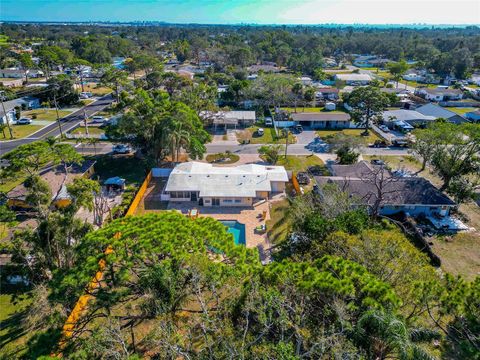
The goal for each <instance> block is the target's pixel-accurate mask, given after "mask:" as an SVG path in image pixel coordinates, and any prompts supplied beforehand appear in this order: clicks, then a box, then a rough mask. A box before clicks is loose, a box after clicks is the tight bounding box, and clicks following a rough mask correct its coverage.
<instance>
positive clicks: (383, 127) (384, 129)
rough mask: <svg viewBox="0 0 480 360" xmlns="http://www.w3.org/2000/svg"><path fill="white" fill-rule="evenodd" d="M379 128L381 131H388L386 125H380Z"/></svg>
mask: <svg viewBox="0 0 480 360" xmlns="http://www.w3.org/2000/svg"><path fill="white" fill-rule="evenodd" d="M379 128H380V130H382V131H383V132H386V133H388V132H390V129H389V128H388V126H387V125H380V126H379Z"/></svg>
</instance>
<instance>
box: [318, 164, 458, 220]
mask: <svg viewBox="0 0 480 360" xmlns="http://www.w3.org/2000/svg"><path fill="white" fill-rule="evenodd" d="M330 171H331V173H332V176H315V180H316V182H317V184H318V185H319V191H320V194H321V192H322V189H323V187H324V186H325V185H326V184H336V185H337V186H338V187H339V188H340V189H341V190H343V191H346V192H347V193H348V194H349V195H350V197H351V198H352V200H353V202H354V204H355V205H356V206H366V207H367V208H368V209H372V207H373V206H375V204H377V203H378V202H379V213H380V215H393V214H397V213H400V212H404V213H407V214H409V215H411V216H418V215H425V216H440V217H444V216H448V214H449V213H450V210H451V209H452V208H454V207H455V206H456V204H455V202H454V201H452V200H451V199H450V198H449V197H448V196H447V195H445V194H443V193H442V192H441V191H439V190H438V189H437V188H436V187H435V186H433V185H432V184H431V183H430V182H429V181H428V180H426V179H424V178H422V177H397V176H394V175H393V174H392V173H390V172H389V171H388V170H386V169H385V168H381V167H380V166H377V165H372V164H369V163H368V162H366V161H361V162H359V163H356V164H353V165H331V166H330ZM380 185H381V186H380ZM379 188H381V191H379Z"/></svg>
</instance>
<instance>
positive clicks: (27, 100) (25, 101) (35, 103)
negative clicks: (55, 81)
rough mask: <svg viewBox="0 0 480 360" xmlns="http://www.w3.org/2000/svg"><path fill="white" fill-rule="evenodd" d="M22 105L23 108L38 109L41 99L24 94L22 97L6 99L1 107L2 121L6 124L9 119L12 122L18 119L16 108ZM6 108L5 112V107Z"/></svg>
mask: <svg viewBox="0 0 480 360" xmlns="http://www.w3.org/2000/svg"><path fill="white" fill-rule="evenodd" d="M17 106H20V107H21V108H22V109H23V110H31V109H38V108H39V107H40V100H39V99H38V98H35V97H31V96H24V97H22V98H18V99H14V100H9V101H5V102H4V103H3V107H0V123H2V124H4V123H6V122H7V121H8V122H9V123H12V122H13V121H15V120H16V118H15V108H16V107H17ZM4 108H5V112H6V114H5V112H4V111H3V109H4Z"/></svg>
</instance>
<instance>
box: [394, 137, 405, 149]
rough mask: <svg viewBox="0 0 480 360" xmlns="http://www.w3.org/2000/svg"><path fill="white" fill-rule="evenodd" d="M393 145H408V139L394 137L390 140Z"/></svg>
mask: <svg viewBox="0 0 480 360" xmlns="http://www.w3.org/2000/svg"><path fill="white" fill-rule="evenodd" d="M392 143H393V146H401V147H408V140H407V139H401V138H400V139H394V140H393V141H392Z"/></svg>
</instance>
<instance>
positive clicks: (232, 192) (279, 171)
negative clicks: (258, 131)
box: [164, 161, 288, 206]
mask: <svg viewBox="0 0 480 360" xmlns="http://www.w3.org/2000/svg"><path fill="white" fill-rule="evenodd" d="M287 182H288V175H287V172H286V170H285V168H284V167H283V166H264V165H257V164H248V165H239V166H234V167H223V166H222V167H220V166H213V165H212V164H207V163H201V162H195V161H192V162H186V163H181V164H178V165H177V166H176V167H175V168H174V169H173V171H172V172H171V173H170V175H169V177H168V181H167V185H166V186H165V190H164V192H165V194H166V195H167V197H169V200H170V201H181V202H184V201H193V202H196V203H198V205H201V206H252V205H253V204H254V203H255V202H256V201H258V200H262V199H268V198H269V197H270V196H271V195H272V194H275V193H282V192H284V191H285V184H286V183H287Z"/></svg>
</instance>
